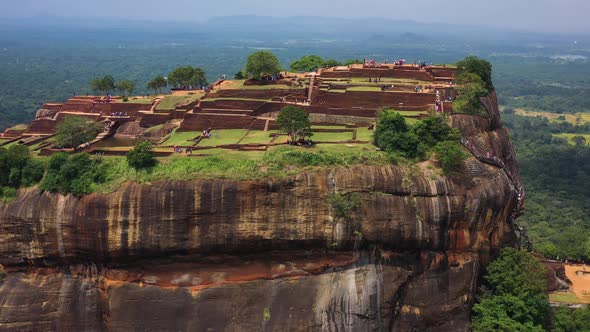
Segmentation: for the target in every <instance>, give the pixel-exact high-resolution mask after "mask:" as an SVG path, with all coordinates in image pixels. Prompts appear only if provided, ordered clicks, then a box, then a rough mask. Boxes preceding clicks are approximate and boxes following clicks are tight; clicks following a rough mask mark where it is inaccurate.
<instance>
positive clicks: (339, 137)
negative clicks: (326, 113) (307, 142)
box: [311, 132, 352, 142]
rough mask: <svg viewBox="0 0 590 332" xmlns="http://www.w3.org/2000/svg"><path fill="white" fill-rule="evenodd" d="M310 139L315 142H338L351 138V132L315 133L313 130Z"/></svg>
mask: <svg viewBox="0 0 590 332" xmlns="http://www.w3.org/2000/svg"><path fill="white" fill-rule="evenodd" d="M311 139H312V141H317V142H340V141H348V140H351V139H352V132H341V133H317V132H314V133H313V135H312V136H311Z"/></svg>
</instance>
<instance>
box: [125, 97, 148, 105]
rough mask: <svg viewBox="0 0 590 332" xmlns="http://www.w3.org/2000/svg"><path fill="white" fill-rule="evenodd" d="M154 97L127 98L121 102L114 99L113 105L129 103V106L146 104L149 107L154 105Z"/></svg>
mask: <svg viewBox="0 0 590 332" xmlns="http://www.w3.org/2000/svg"><path fill="white" fill-rule="evenodd" d="M154 99H155V98H154V97H148V98H146V97H141V96H135V97H129V98H128V100H127V101H123V99H115V103H130V104H146V105H151V104H153V103H154Z"/></svg>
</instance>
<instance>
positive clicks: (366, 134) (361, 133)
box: [356, 128, 374, 142]
mask: <svg viewBox="0 0 590 332" xmlns="http://www.w3.org/2000/svg"><path fill="white" fill-rule="evenodd" d="M373 132H374V130H369V129H367V128H357V129H356V139H357V141H368V142H372V141H373Z"/></svg>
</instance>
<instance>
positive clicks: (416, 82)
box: [350, 77, 433, 85]
mask: <svg viewBox="0 0 590 332" xmlns="http://www.w3.org/2000/svg"><path fill="white" fill-rule="evenodd" d="M375 78H377V77H373V78H372V79H375ZM350 82H351V83H355V84H357V83H369V78H368V77H352V78H350ZM382 83H392V84H395V83H399V84H411V85H428V84H433V83H432V82H430V81H420V80H412V79H404V78H381V81H380V82H379V83H376V84H382ZM373 84H375V83H373Z"/></svg>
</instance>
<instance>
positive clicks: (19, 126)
mask: <svg viewBox="0 0 590 332" xmlns="http://www.w3.org/2000/svg"><path fill="white" fill-rule="evenodd" d="M27 128H29V126H27V125H26V124H22V123H21V124H17V125H15V126H12V127H10V128H8V130H27Z"/></svg>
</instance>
